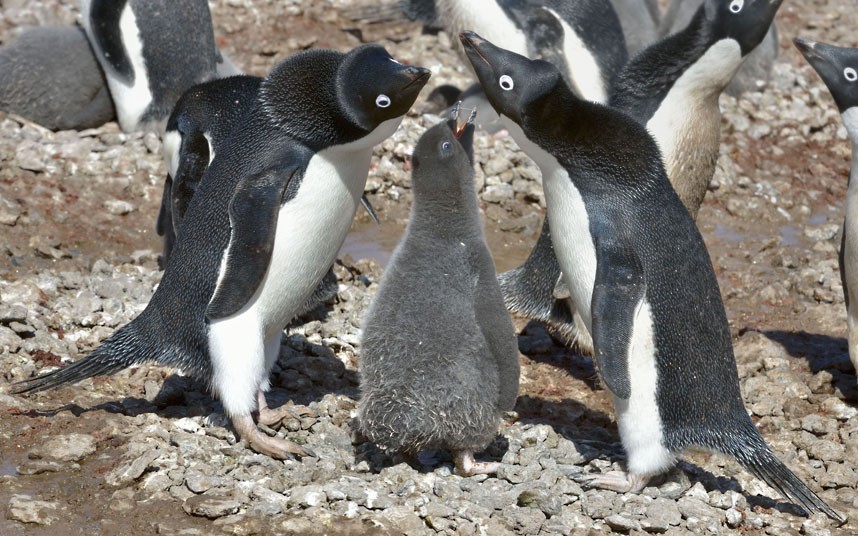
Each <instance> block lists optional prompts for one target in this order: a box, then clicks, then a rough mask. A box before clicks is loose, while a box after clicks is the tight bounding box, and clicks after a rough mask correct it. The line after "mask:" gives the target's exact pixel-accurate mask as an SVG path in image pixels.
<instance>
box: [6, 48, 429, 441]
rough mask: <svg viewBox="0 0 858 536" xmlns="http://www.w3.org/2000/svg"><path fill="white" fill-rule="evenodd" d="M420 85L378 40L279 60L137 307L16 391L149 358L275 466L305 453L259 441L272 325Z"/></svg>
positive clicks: (339, 238) (317, 272)
mask: <svg viewBox="0 0 858 536" xmlns="http://www.w3.org/2000/svg"><path fill="white" fill-rule="evenodd" d="M428 78H429V71H428V70H427V69H423V68H419V67H413V66H407V65H403V64H401V63H399V62H397V61H396V60H394V59H393V58H392V57H391V56H390V55H389V54H388V53H387V51H386V50H385V49H384V48H383V47H381V46H378V45H365V46H362V47H358V48H356V49H354V50H352V51H351V52H349V53H346V54H344V53H340V52H335V51H331V50H322V49H318V50H310V51H307V52H302V53H299V54H296V55H294V56H292V57H290V58H288V59H286V60H284V61H283V62H281V63H280V64H278V65H277V66H276V67H275V68H274V69H273V70H272V71H271V73H270V74H269V75H268V77H266V78H265V80H263V81H262V83H261V84H260V88H259V91H258V93H257V97H256V99H255V101H254V103H253V104H252V106H251V109H250V110H248V111H247V113H246V114H244V116H243V117H242V118H241V120H240V123H239V124H238V125H237V126H236V127H235V129H234V130H233V131H232V132H231V133H230V135H229V137H228V139H227V140H226V141H225V142H224V143H223V147H222V149H221V150H220V151H219V152H218V153H217V154H216V155H215V158H214V160H212V161H211V164H210V165H209V167H208V169H207V170H206V172H205V174H204V176H203V179H202V180H201V181H200V184H199V187H198V189H197V191H196V193H195V194H194V195H193V198H192V200H191V203H190V206H189V207H188V211H187V213H186V214H185V218H184V220H183V221H182V225H181V232H180V239H179V240H178V241H177V242H176V246H175V249H174V250H173V254H172V257H171V259H170V262H169V263H168V264H167V269H166V270H165V272H164V276H163V278H162V279H161V283H160V285H159V286H158V288H157V290H156V291H155V294H154V295H153V296H152V299H151V301H150V302H149V305H148V306H147V307H146V309H145V310H143V312H142V313H140V315H138V316H137V317H136V318H135V319H134V320H132V321H131V322H130V323H129V324H127V325H126V326H124V327H122V328H121V329H119V330H118V331H117V332H115V333H114V334H113V335H111V336H110V337H109V338H108V339H106V340H105V341H104V342H103V343H102V344H101V346H99V347H98V348H96V349H95V350H94V351H93V352H92V353H91V354H90V355H89V356H87V357H86V358H84V359H81V360H79V361H76V362H75V363H73V364H71V365H69V366H67V367H65V368H62V369H58V370H56V371H54V372H51V373H48V374H44V375H42V376H39V377H36V378H32V379H30V380H26V381H24V382H21V383H19V384H17V387H16V392H18V393H22V392H27V391H39V390H44V389H48V388H52V387H57V386H59V385H62V384H64V383H71V382H76V381H80V380H82V379H84V378H89V377H92V376H96V375H100V374H110V373H114V372H117V371H119V370H122V369H124V368H126V367H129V366H131V365H135V364H141V363H145V362H151V361H155V362H158V363H161V364H163V365H167V366H172V367H176V368H181V369H182V370H184V371H185V372H187V373H188V374H191V375H193V376H195V377H197V378H199V379H201V380H203V381H204V382H206V383H207V384H208V385H210V386H211V389H212V391H213V392H214V394H215V395H216V396H217V397H218V398H220V400H221V402H222V403H223V407H224V410H225V412H226V414H227V416H228V417H229V418H230V420H231V422H232V424H233V426H234V428H235V430H236V431H237V432H238V435H239V436H240V437H241V438H242V439H244V440H246V441H247V442H248V443H249V445H250V447H251V448H253V449H254V450H256V451H258V452H262V453H265V454H268V455H270V456H273V457H276V458H285V457H288V456H290V455H291V454H307V451H305V450H304V449H303V448H301V447H300V446H298V445H296V444H295V443H293V442H291V441H287V440H284V439H279V438H275V437H269V436H267V435H265V434H263V433H261V432H260V431H259V430H258V429H257V427H256V424H255V423H254V419H253V417H252V414H253V413H254V412H256V413H258V420H259V422H262V423H275V422H277V421H279V420H280V419H282V418H283V417H284V416H286V415H288V414H289V412H287V411H284V408H281V410H280V411H273V410H270V409H269V408H268V407H267V404H266V402H265V391H267V390H268V389H269V387H270V386H269V383H268V375H269V372H270V370H271V367H272V366H273V365H274V362H275V361H276V360H277V358H278V356H279V353H280V340H281V337H282V334H283V327H284V326H285V325H286V324H287V323H288V322H289V320H290V319H291V318H292V317H294V316H295V314H296V313H297V312H299V311H300V310H301V308H302V306H303V305H304V304H305V303H306V302H307V299H308V297H309V296H310V295H311V294H312V293H313V291H314V289H316V288H317V286H318V285H319V282H320V281H321V280H322V277H323V276H324V275H325V273H326V272H327V271H328V269H329V268H330V267H331V264H332V263H333V262H334V259H335V257H336V254H337V251H338V250H339V249H340V246H341V245H342V243H343V240H344V239H345V236H346V233H347V232H348V229H349V227H350V224H351V221H352V219H353V217H354V214H355V210H356V208H357V205H358V203H359V200H360V196H361V194H362V192H363V187H364V185H365V183H366V177H367V173H368V171H369V164H370V159H371V157H372V148H373V146H375V145H376V144H378V143H380V142H381V141H383V140H384V139H386V138H387V137H389V136H390V135H392V134H393V132H394V131H395V130H396V128H397V127H398V125H399V123H400V122H401V121H402V118H403V116H404V115H405V113H406V112H407V111H408V109H409V108H410V107H411V105H412V104H413V103H414V101H415V99H416V98H417V94H418V93H419V92H420V89H421V88H422V87H423V86H424V85H425V83H426V81H427V80H428Z"/></svg>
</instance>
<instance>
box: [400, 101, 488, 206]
mask: <svg viewBox="0 0 858 536" xmlns="http://www.w3.org/2000/svg"><path fill="white" fill-rule="evenodd" d="M456 110H458V105H456V107H454V112H453V114H451V117H450V119H449V120H447V121H444V122H441V123H438V124H437V125H435V126H434V127H432V128H430V129H429V130H427V131H426V132H424V133H423V135H422V136H421V137H420V140H418V141H417V145H416V146H415V147H414V153H413V154H412V156H411V163H412V165H413V166H414V170H413V172H412V181H413V186H414V188H415V190H416V191H417V192H418V195H419V194H422V195H423V196H424V197H426V196H427V195H433V196H434V195H437V194H442V195H443V194H444V193H453V195H454V196H456V197H458V196H459V192H460V188H459V186H461V185H462V183H463V181H462V178H463V177H465V178H467V179H468V180H467V181H465V182H467V187H468V188H473V182H472V181H471V180H470V179H471V178H472V177H473V165H474V145H473V142H474V125H473V120H474V116H473V115H470V116H469V117H468V118H467V119H466V120H463V118H461V117H459V115H458V113H457V111H456Z"/></svg>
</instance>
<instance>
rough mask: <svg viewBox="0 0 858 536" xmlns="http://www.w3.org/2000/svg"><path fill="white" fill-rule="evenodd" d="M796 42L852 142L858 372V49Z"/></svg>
mask: <svg viewBox="0 0 858 536" xmlns="http://www.w3.org/2000/svg"><path fill="white" fill-rule="evenodd" d="M794 41H795V45H796V46H797V47H798V49H799V50H800V51H801V53H802V54H803V55H804V57H805V59H806V60H807V62H808V63H809V64H810V65H811V66H812V67H813V68H814V70H816V72H817V73H818V74H819V77H820V78H822V81H823V82H825V85H826V87H828V91H829V92H830V93H831V96H832V97H834V102H835V103H836V104H837V109H838V110H839V111H840V117H841V119H842V120H843V126H844V127H846V132H847V133H849V138H850V139H851V140H852V167H851V169H850V171H849V186H848V188H847V190H846V215H845V216H844V218H843V232H842V234H841V242H840V255H839V256H838V261H839V265H840V279H841V280H842V282H843V294H844V297H845V298H846V320H847V326H848V329H849V339H848V341H849V344H848V345H849V359H850V360H851V361H852V365H853V366H854V367H855V370H856V371H858V48H847V47H836V46H833V45H828V44H825V43H817V42H815V41H810V40H804V39H799V38H796V39H795V40H794Z"/></svg>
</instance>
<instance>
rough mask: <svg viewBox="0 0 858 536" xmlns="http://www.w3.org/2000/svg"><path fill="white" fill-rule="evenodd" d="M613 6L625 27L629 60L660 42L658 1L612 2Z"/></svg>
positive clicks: (629, 0)
mask: <svg viewBox="0 0 858 536" xmlns="http://www.w3.org/2000/svg"><path fill="white" fill-rule="evenodd" d="M611 5H613V6H614V11H616V12H617V18H618V19H619V20H620V25H621V26H622V27H623V35H624V36H625V38H626V49H627V50H628V53H629V58H634V57H635V56H636V55H637V54H638V53H639V52H640V51H642V50H643V49H645V48H646V47H648V46H650V45H651V44H652V43H654V42H656V41H657V40H658V25H659V22H660V21H661V10H660V9H659V7H658V0H611Z"/></svg>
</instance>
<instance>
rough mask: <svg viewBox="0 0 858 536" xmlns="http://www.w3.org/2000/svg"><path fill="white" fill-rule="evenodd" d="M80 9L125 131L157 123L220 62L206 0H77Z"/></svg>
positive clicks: (160, 124)
mask: <svg viewBox="0 0 858 536" xmlns="http://www.w3.org/2000/svg"><path fill="white" fill-rule="evenodd" d="M80 12H81V22H82V25H83V27H84V29H85V30H86V33H87V37H89V41H90V43H91V44H92V47H93V49H94V50H95V55H96V58H97V59H98V61H99V62H100V63H101V66H102V68H103V69H104V73H105V75H106V77H107V84H108V87H109V88H110V95H111V97H112V98H113V102H114V105H115V106H116V115H117V118H118V120H119V126H120V127H121V128H122V130H124V131H126V132H130V131H133V130H137V129H139V128H143V129H155V130H160V129H162V128H163V126H164V122H165V121H166V120H167V117H168V116H169V115H170V112H171V111H172V110H173V106H174V105H175V104H176V101H178V100H179V97H181V96H182V94H183V93H184V92H185V91H186V90H187V89H189V88H190V87H191V86H193V85H195V84H198V83H200V82H205V81H206V80H211V79H213V78H215V77H216V76H217V75H218V67H219V63H223V62H224V60H223V58H222V57H221V55H220V53H219V51H218V50H217V47H216V46H215V39H214V29H213V27H212V19H211V13H210V11H209V5H208V2H207V1H206V0H183V1H181V2H176V1H174V0H80ZM224 65H226V70H227V71H231V70H232V69H231V68H229V64H228V63H225V64H224ZM221 67H222V68H223V66H221Z"/></svg>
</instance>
